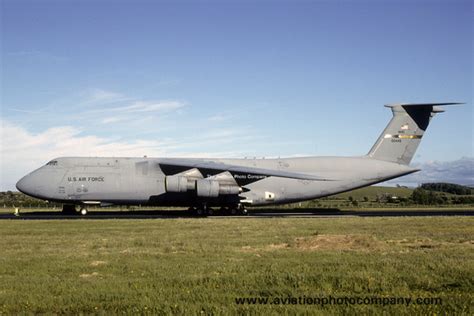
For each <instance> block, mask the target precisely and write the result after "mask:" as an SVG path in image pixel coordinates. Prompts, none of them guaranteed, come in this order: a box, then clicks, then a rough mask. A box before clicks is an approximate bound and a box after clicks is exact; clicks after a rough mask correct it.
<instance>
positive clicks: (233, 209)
mask: <svg viewBox="0 0 474 316" xmlns="http://www.w3.org/2000/svg"><path fill="white" fill-rule="evenodd" d="M189 211H190V212H192V213H193V214H194V215H196V216H213V215H231V216H246V215H248V214H249V212H248V210H247V209H246V208H245V206H243V205H242V204H238V205H235V206H230V207H224V206H223V207H221V208H220V209H219V210H214V209H212V208H210V207H208V206H207V205H206V204H202V205H200V206H196V207H195V206H193V207H190V208H189Z"/></svg>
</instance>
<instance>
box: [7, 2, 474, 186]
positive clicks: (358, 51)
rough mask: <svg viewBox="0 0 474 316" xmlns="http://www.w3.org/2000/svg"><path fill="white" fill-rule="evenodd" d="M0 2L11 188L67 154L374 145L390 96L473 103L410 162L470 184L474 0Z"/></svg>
mask: <svg viewBox="0 0 474 316" xmlns="http://www.w3.org/2000/svg"><path fill="white" fill-rule="evenodd" d="M1 5H2V7H1V14H2V16H1V20H2V24H1V44H2V47H1V80H2V82H1V122H2V160H1V171H2V177H1V187H0V189H12V188H13V187H14V186H13V185H14V183H15V182H16V180H17V179H18V178H19V177H20V176H21V175H22V174H25V173H27V172H29V171H31V169H33V168H36V167H38V166H40V165H42V164H43V163H45V162H46V161H47V160H48V159H51V158H54V157H55V156H58V155H59V156H61V155H81V156H97V155H100V156H102V155H105V156H110V155H114V156H141V155H148V156H207V157H219V156H222V157H244V156H252V157H253V156H267V157H269V156H295V155H348V156H350V155H360V154H365V153H366V152H367V151H368V150H369V149H370V147H371V145H372V144H373V143H374V142H375V140H376V138H377V137H378V135H379V134H380V132H381V131H382V129H383V128H384V127H385V125H386V124H387V122H388V120H389V119H390V117H391V114H390V111H389V110H388V109H385V108H384V107H383V106H382V105H383V104H386V103H395V102H431V101H440V102H446V101H448V102H449V101H462V102H467V104H466V105H464V106H462V107H451V108H449V109H448V111H447V112H446V113H444V114H442V115H440V116H439V117H436V118H435V120H434V121H433V123H432V125H431V126H430V128H429V130H428V132H427V135H426V137H425V138H424V139H423V142H422V144H421V146H420V148H419V150H418V152H417V155H416V157H415V161H414V162H415V163H417V164H428V163H431V164H433V161H436V162H440V163H441V162H452V161H457V160H459V159H461V158H462V157H467V158H469V159H467V160H466V159H464V160H463V161H467V163H468V168H467V170H468V171H469V170H471V172H470V174H468V176H469V177H470V179H471V180H472V179H473V175H472V166H473V162H472V159H470V158H472V157H473V131H472V125H473V119H474V117H473V111H472V91H473V82H472V74H473V71H472V64H473V50H472V40H473V25H472V4H471V1H453V0H450V1H448V0H446V1H219V2H217V1H24V0H20V1H11V0H2V1H1ZM468 173H469V172H468ZM468 180H469V179H468ZM469 181H470V180H469Z"/></svg>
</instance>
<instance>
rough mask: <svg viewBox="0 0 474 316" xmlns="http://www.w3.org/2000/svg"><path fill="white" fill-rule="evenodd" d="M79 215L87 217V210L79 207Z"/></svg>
mask: <svg viewBox="0 0 474 316" xmlns="http://www.w3.org/2000/svg"><path fill="white" fill-rule="evenodd" d="M80 212H81V215H82V216H86V215H87V209H86V208H85V207H81V211H80Z"/></svg>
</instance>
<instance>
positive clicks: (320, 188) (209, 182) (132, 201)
mask: <svg viewBox="0 0 474 316" xmlns="http://www.w3.org/2000/svg"><path fill="white" fill-rule="evenodd" d="M451 104H459V103H424V104H390V105H386V107H389V108H391V110H392V112H393V117H392V119H391V121H390V122H389V123H388V125H387V127H386V128H385V130H384V131H383V132H382V134H381V135H380V137H379V138H378V139H377V141H376V142H375V144H374V145H373V146H372V149H370V151H369V152H368V153H367V154H366V155H364V156H358V157H300V158H284V159H283V158H282V159H280V158H279V159H189V158H146V157H144V158H115V157H108V158H105V157H104V158H102V157H62V158H56V159H53V160H51V161H49V162H48V163H47V164H46V165H45V166H42V167H41V168H39V169H37V170H35V171H33V172H31V173H30V174H28V175H26V176H25V177H23V178H22V179H21V180H20V181H18V183H17V184H16V187H17V188H18V190H20V191H21V192H23V193H25V194H28V195H30V196H33V197H36V198H39V199H44V200H48V201H52V202H58V203H62V204H63V212H64V213H72V212H76V207H77V206H79V207H78V208H79V210H80V213H81V214H82V215H86V214H87V207H88V206H90V205H101V206H107V205H114V204H117V205H151V206H185V207H189V209H190V211H193V212H194V213H195V214H197V215H210V214H214V213H215V212H222V213H223V214H232V215H237V214H240V215H245V214H247V206H253V205H269V204H281V203H289V202H297V201H303V200H310V199H315V198H320V197H324V196H329V195H333V194H337V193H340V192H344V191H350V190H353V189H356V188H360V187H365V186H369V185H372V184H375V183H378V182H382V181H386V180H389V179H393V178H397V177H401V176H404V175H407V174H410V173H413V172H416V171H419V169H414V168H411V167H409V163H410V161H411V160H412V158H413V155H414V154H415V151H416V149H417V147H418V145H419V143H420V141H421V138H422V136H423V133H424V132H425V131H426V128H427V127H428V124H429V122H430V120H431V118H432V117H433V116H434V115H435V114H436V113H440V112H444V109H443V107H442V106H443V105H451Z"/></svg>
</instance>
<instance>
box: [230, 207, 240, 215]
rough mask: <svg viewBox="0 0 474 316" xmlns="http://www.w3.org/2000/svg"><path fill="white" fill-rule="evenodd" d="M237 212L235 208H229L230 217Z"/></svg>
mask: <svg viewBox="0 0 474 316" xmlns="http://www.w3.org/2000/svg"><path fill="white" fill-rule="evenodd" d="M238 212H239V211H238V210H237V208H235V207H231V208H230V215H232V216H235V215H237V213H238Z"/></svg>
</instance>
